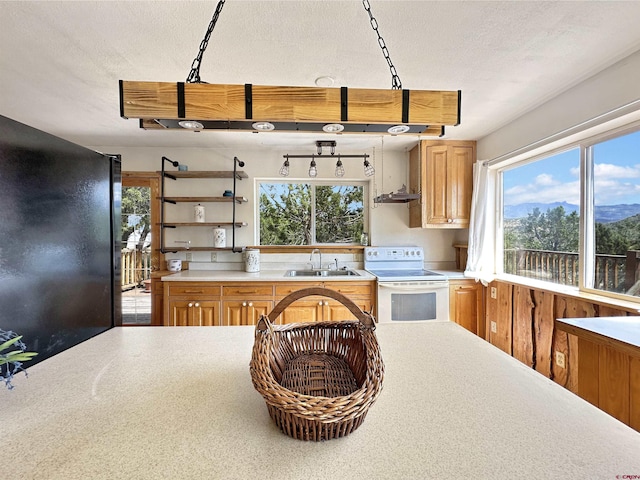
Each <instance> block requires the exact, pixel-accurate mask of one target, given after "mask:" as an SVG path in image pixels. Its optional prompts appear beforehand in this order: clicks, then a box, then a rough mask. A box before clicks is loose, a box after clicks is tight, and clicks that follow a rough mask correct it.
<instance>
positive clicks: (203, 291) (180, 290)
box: [169, 285, 220, 297]
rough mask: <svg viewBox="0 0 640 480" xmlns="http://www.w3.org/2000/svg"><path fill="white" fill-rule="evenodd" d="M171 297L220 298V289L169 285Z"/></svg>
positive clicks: (205, 286)
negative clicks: (204, 296)
mask: <svg viewBox="0 0 640 480" xmlns="http://www.w3.org/2000/svg"><path fill="white" fill-rule="evenodd" d="M169 295H171V296H173V295H206V296H214V297H219V296H220V287H219V286H215V287H214V286H211V285H169Z"/></svg>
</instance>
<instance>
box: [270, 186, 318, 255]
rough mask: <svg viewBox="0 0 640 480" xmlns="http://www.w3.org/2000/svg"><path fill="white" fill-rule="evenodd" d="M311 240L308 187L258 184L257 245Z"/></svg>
mask: <svg viewBox="0 0 640 480" xmlns="http://www.w3.org/2000/svg"><path fill="white" fill-rule="evenodd" d="M310 243H311V186H310V185H308V184H292V183H289V184H267V183H263V184H262V185H261V186H260V244H261V245H309V244H310Z"/></svg>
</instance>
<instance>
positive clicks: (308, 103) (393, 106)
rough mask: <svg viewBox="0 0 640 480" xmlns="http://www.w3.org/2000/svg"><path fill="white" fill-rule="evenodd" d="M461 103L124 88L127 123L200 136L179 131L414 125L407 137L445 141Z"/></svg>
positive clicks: (161, 85)
mask: <svg viewBox="0 0 640 480" xmlns="http://www.w3.org/2000/svg"><path fill="white" fill-rule="evenodd" d="M460 100H461V92H460V91H430V90H382V89H358V88H349V89H347V87H342V88H325V87H279V86H264V85H251V84H246V85H220V84H209V83H185V82H178V83H168V82H137V81H124V80H121V81H120V116H121V117H123V118H139V119H140V127H141V128H145V129H185V130H194V128H189V127H183V126H181V125H180V124H179V123H180V122H181V121H183V120H188V121H195V122H198V123H200V124H201V125H202V127H203V128H202V130H237V131H242V130H244V131H247V130H249V131H260V130H259V129H257V128H256V127H255V126H254V124H255V123H257V122H268V123H271V124H272V125H273V126H274V127H275V128H274V129H273V131H281V132H282V131H297V132H318V133H323V132H324V130H323V127H325V125H327V124H338V125H342V126H344V130H342V133H375V134H378V135H380V134H392V133H390V132H389V129H390V128H393V127H395V126H398V125H407V126H408V127H409V130H408V132H407V133H413V134H417V133H420V134H424V135H434V136H441V135H443V134H444V126H445V125H458V124H459V123H460ZM195 130H199V128H196V129H195Z"/></svg>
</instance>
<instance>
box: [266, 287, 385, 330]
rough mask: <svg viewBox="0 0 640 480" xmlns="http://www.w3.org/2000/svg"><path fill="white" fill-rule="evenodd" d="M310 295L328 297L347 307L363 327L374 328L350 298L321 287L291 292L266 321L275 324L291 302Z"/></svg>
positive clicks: (367, 315) (370, 319) (274, 308)
mask: <svg viewBox="0 0 640 480" xmlns="http://www.w3.org/2000/svg"><path fill="white" fill-rule="evenodd" d="M312 295H320V296H322V297H329V298H333V299H334V300H337V301H339V302H340V303H341V304H342V305H344V306H345V307H347V309H348V310H349V311H350V312H351V313H353V314H354V315H355V317H356V318H357V319H358V320H360V322H361V323H362V324H363V325H364V326H365V327H368V328H372V329H375V328H376V326H375V322H374V320H373V317H372V316H371V314H370V313H367V312H363V311H362V310H361V309H360V307H358V306H357V305H356V304H355V303H353V301H352V300H351V299H350V298H348V297H346V296H344V295H343V294H341V293H339V292H336V291H335V290H331V289H329V288H321V287H313V288H303V289H302V290H296V291H295V292H291V293H290V294H289V295H287V296H286V297H284V298H283V299H282V300H280V302H279V303H278V304H277V305H276V306H275V307H273V310H271V313H269V315H268V316H267V317H268V319H269V320H270V321H271V322H275V320H276V318H278V316H279V315H280V314H281V313H282V312H283V311H284V309H285V308H287V307H288V306H289V305H291V304H292V303H293V302H295V301H296V300H299V299H301V298H304V297H310V296H312Z"/></svg>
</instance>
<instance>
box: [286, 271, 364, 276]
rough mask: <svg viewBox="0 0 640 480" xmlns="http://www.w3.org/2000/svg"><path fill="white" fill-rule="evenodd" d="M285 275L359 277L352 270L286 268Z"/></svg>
mask: <svg viewBox="0 0 640 480" xmlns="http://www.w3.org/2000/svg"><path fill="white" fill-rule="evenodd" d="M284 276H285V277H359V276H360V274H359V273H358V272H356V271H354V270H287V273H285V274H284Z"/></svg>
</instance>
